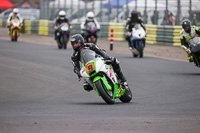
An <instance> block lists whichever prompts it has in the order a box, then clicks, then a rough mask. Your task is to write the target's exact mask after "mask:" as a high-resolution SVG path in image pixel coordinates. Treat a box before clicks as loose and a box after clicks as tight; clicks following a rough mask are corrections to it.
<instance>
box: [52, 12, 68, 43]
mask: <svg viewBox="0 0 200 133" xmlns="http://www.w3.org/2000/svg"><path fill="white" fill-rule="evenodd" d="M63 22H65V23H67V24H68V26H69V27H70V29H71V28H72V27H71V25H70V22H69V20H68V19H67V18H66V12H65V11H63V10H61V11H59V13H58V17H57V19H56V23H55V27H54V29H55V32H54V33H55V40H57V32H58V28H59V26H60V24H62V23H63Z"/></svg>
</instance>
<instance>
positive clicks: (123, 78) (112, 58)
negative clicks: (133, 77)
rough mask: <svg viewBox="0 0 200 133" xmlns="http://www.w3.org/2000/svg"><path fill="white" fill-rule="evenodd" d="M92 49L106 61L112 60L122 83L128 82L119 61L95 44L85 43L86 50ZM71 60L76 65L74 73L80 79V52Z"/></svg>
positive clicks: (76, 52)
mask: <svg viewBox="0 0 200 133" xmlns="http://www.w3.org/2000/svg"><path fill="white" fill-rule="evenodd" d="M86 48H88V49H90V50H92V51H94V52H95V53H96V54H98V55H100V56H102V57H103V58H104V59H105V60H111V65H112V67H113V69H114V71H115V73H116V74H117V76H118V77H119V78H120V80H121V81H122V82H126V78H125V77H124V75H123V73H122V71H121V68H120V66H119V61H118V60H117V59H116V58H115V57H110V56H109V55H108V54H107V53H106V52H105V51H104V50H102V49H99V48H98V47H97V46H96V45H95V44H93V43H85V46H84V49H86ZM71 60H72V62H73V65H74V72H75V73H76V74H77V75H78V76H79V77H80V69H81V68H80V63H79V61H80V51H75V52H74V53H73V54H72V56H71Z"/></svg>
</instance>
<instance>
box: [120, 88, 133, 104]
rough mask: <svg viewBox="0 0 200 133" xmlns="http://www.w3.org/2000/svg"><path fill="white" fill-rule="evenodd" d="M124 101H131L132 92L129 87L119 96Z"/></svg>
mask: <svg viewBox="0 0 200 133" xmlns="http://www.w3.org/2000/svg"><path fill="white" fill-rule="evenodd" d="M119 99H120V100H121V101H122V102H123V103H129V102H130V101H131V100H132V93H131V90H130V88H129V87H128V88H127V89H126V91H125V93H124V95H123V96H121V97H120V98H119Z"/></svg>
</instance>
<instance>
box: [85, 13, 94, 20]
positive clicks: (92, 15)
mask: <svg viewBox="0 0 200 133" xmlns="http://www.w3.org/2000/svg"><path fill="white" fill-rule="evenodd" d="M93 18H94V13H93V12H88V13H87V19H88V20H93Z"/></svg>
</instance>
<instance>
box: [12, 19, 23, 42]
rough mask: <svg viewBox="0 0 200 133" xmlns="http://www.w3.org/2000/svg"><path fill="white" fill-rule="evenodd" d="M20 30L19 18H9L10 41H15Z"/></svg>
mask: <svg viewBox="0 0 200 133" xmlns="http://www.w3.org/2000/svg"><path fill="white" fill-rule="evenodd" d="M20 31H21V24H20V20H18V19H12V20H11V25H10V37H11V41H16V42H17V39H18V37H19V35H20Z"/></svg>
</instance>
